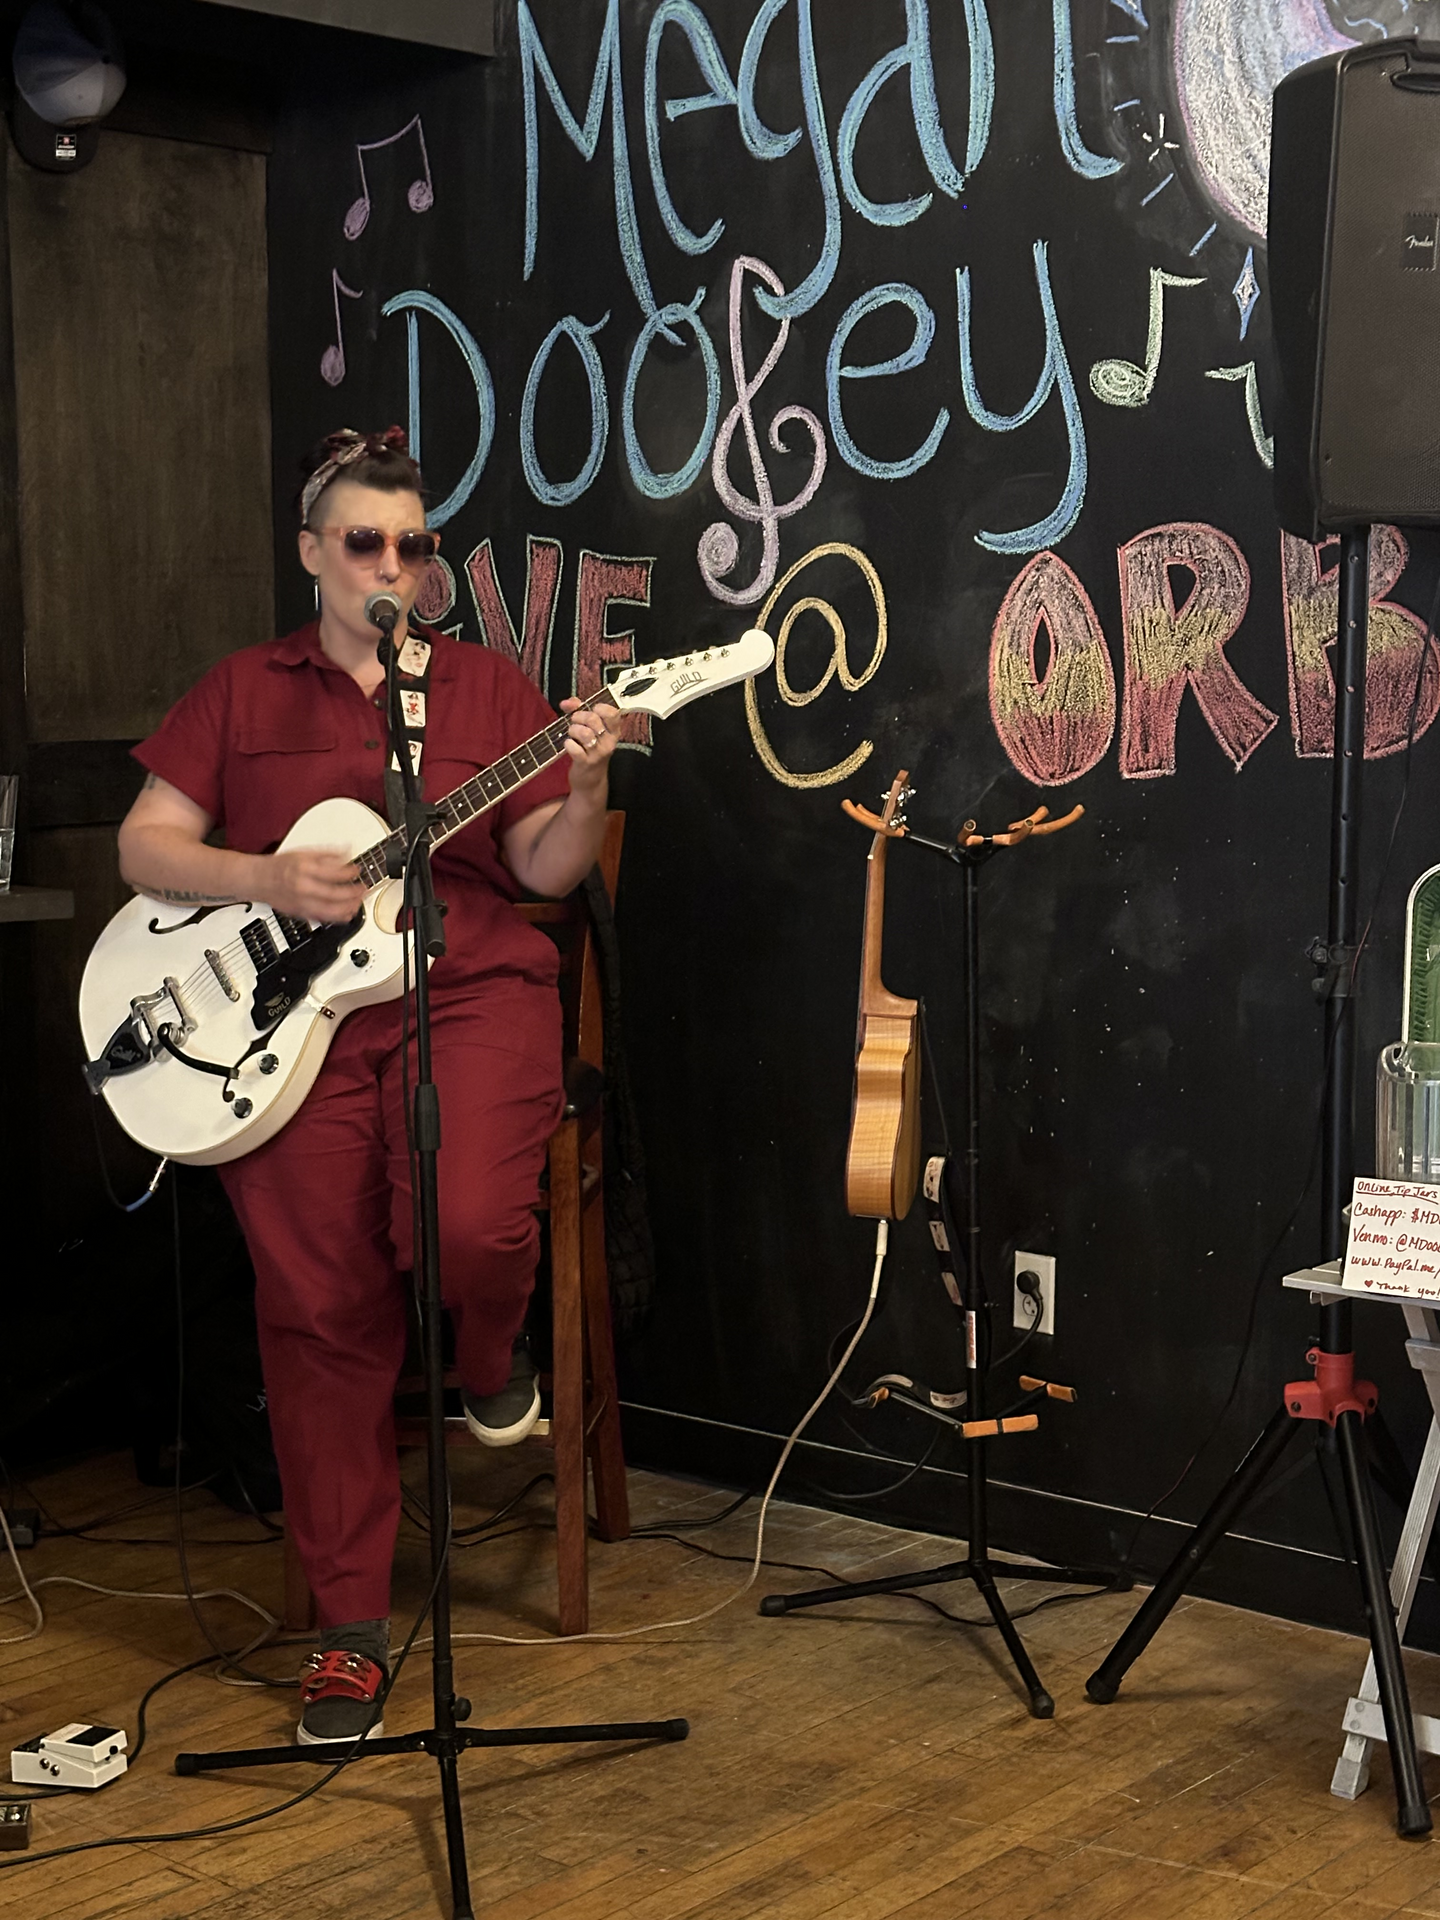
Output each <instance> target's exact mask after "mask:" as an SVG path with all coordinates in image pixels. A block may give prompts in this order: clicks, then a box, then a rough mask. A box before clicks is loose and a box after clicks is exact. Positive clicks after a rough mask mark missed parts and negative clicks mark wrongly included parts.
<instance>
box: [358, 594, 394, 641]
mask: <svg viewBox="0 0 1440 1920" xmlns="http://www.w3.org/2000/svg"><path fill="white" fill-rule="evenodd" d="M402 612H403V608H402V607H401V605H400V602H399V600H398V598H397V597H396V596H395V595H394V594H393V593H383V592H382V593H372V594H371V595H370V596H369V597H368V599H367V600H366V602H365V618H366V619H367V620H368V621H369V622H370V624H371V626H372V627H378V628H379V629H380V631H381V633H393V632H394V630H395V622H396V621H397V620H398V619H399V618H400V615H401V613H402Z"/></svg>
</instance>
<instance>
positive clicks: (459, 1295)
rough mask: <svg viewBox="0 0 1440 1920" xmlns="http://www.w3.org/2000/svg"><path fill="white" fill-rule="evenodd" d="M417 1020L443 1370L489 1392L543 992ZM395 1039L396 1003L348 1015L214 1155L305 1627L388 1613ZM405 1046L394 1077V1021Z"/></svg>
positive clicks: (400, 1260) (550, 1093)
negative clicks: (435, 1196) (316, 1061)
mask: <svg viewBox="0 0 1440 1920" xmlns="http://www.w3.org/2000/svg"><path fill="white" fill-rule="evenodd" d="M432 1024H433V1038H434V1066H435V1082H436V1086H437V1088H438V1090H439V1095H440V1125H441V1150H440V1156H439V1189H440V1271H441V1280H442V1285H443V1289H444V1296H445V1303H446V1306H447V1307H448V1308H449V1310H450V1313H451V1317H452V1319H453V1321H454V1326H455V1346H456V1354H455V1359H456V1367H457V1370H458V1372H459V1374H460V1378H461V1381H462V1383H463V1384H464V1385H465V1386H466V1387H468V1388H469V1389H470V1391H471V1392H472V1393H479V1394H485V1393H494V1392H496V1391H497V1390H498V1389H499V1388H500V1387H502V1386H503V1385H504V1383H505V1381H506V1380H507V1379H508V1377H509V1373H510V1353H511V1346H512V1343H513V1341H514V1339H515V1336H516V1334H517V1333H518V1332H519V1331H520V1326H521V1322H522V1320H523V1318H524V1314H525V1307H526V1303H527V1301H528V1300H529V1297H530V1292H531V1288H532V1286H533V1285H534V1278H535V1257H536V1247H537V1242H538V1228H537V1225H536V1221H535V1216H534V1214H533V1212H532V1211H531V1209H532V1208H533V1206H534V1203H535V1200H536V1198H537V1192H538V1187H537V1182H538V1176H539V1172H540V1169H541V1167H542V1166H543V1164H544V1159H545V1145H546V1142H547V1140H548V1139H549V1137H550V1134H551V1133H552V1131H553V1130H554V1127H555V1124H556V1122H557V1121H558V1119H559V1117H560V1111H561V1107H562V1105H563V1097H562V1092H561V1060H560V1045H561V1042H560V1008H559V1001H558V998H557V996H556V995H555V993H554V992H553V991H551V990H547V989H544V988H540V987H535V986H531V985H529V984H528V983H526V982H524V981H520V980H516V979H513V978H507V979H504V980H502V981H500V982H498V983H482V984H481V985H480V986H478V987H474V988H470V989H467V990H466V992H465V995H464V997H461V996H460V994H459V992H458V991H456V992H455V993H453V994H451V995H449V996H445V997H440V996H437V998H436V1001H435V1005H434V1009H433V1023H432ZM399 1042H400V1005H399V1003H398V1002H391V1003H388V1004H387V1005H385V1006H379V1007H365V1008H362V1009H361V1010H360V1011H359V1012H357V1013H353V1014H351V1016H350V1017H349V1018H348V1019H347V1020H346V1021H344V1023H343V1024H342V1025H341V1026H340V1028H339V1030H338V1032H337V1033H336V1036H335V1039H334V1042H333V1043H332V1045H331V1048H330V1053H329V1057H328V1058H327V1060H326V1062H325V1066H324V1068H323V1069H322V1071H321V1073H320V1076H319V1078H318V1079H317V1080H316V1082H315V1085H314V1087H313V1088H312V1090H311V1092H310V1095H309V1097H308V1099H307V1100H306V1102H305V1104H304V1105H303V1106H302V1107H301V1109H300V1111H299V1113H298V1114H296V1116H295V1118H294V1119H293V1120H291V1121H290V1123H289V1124H288V1125H287V1126H286V1127H284V1128H283V1129H282V1130H281V1131H280V1133H278V1134H277V1135H276V1136H275V1138H274V1139H273V1140H271V1141H270V1142H269V1143H268V1144H267V1145H265V1146H263V1147H260V1148H258V1149H257V1150H256V1151H255V1152H254V1153H251V1154H249V1155H247V1156H246V1157H245V1158H244V1159H242V1160H235V1161H232V1162H231V1163H230V1164H229V1165H228V1166H224V1167H222V1168H221V1169H220V1175H221V1178H222V1180H223V1181H224V1184H225V1189H226V1192H227V1193H228V1194H229V1196H230V1201H231V1204H232V1205H233V1206H234V1208H235V1212H236V1214H237V1215H238V1217H239V1220H240V1225H241V1227H242V1228H243V1230H244V1233H245V1238H246V1241H247V1242H248V1244H249V1248H250V1255H251V1258H252V1260H253V1262H254V1265H255V1278H256V1288H255V1307H256V1317H257V1319H258V1322H259V1331H260V1353H261V1359H262V1361H263V1363H264V1369H265V1388H266V1399H267V1401H268V1405H269V1412H270V1427H271V1432H272V1435H273V1438H274V1443H275V1455H276V1458H277V1460H278V1461H279V1465H280V1478H281V1484H282V1486H283V1488H284V1493H285V1518H286V1524H287V1526H288V1527H289V1529H290V1531H291V1533H292V1534H293V1536H294V1539H295V1544H296V1546H297V1548H298V1549H299V1553H300V1558H301V1561H302V1563H303V1565H304V1567H305V1571H306V1574H307V1575H308V1576H309V1580H310V1585H311V1588H312V1589H313V1591H314V1593H315V1598H316V1601H317V1604H318V1606H319V1612H320V1622H321V1625H322V1626H336V1625H339V1624H341V1623H343V1622H346V1621H350V1620H374V1619H379V1618H382V1617H383V1616H385V1615H387V1614H388V1613H389V1611H390V1563H391V1559H392V1557H393V1553H394V1547H395V1530H396V1527H397V1525H398V1522H399V1515H400V1476H399V1469H398V1465H397V1461H396V1453H395V1431H394V1421H393V1414H392V1400H393V1396H394V1391H395V1382H396V1380H397V1378H398V1377H399V1373H400V1368H401V1364H402V1362H403V1360H404V1357H405V1341H406V1328H407V1317H406V1301H407V1293H408V1290H409V1284H410V1283H409V1279H408V1274H409V1270H410V1267H411V1265H412V1227H411V1222H412V1208H411V1193H410V1174H409V1165H408V1161H407V1156H406V1150H405V1118H404V1101H403V1093H402V1086H401V1071H400V1066H401V1063H400V1049H399ZM410 1052H411V1080H412V1086H413V1078H414V1040H413V1035H412V1039H411V1049H410ZM402 1275H404V1276H406V1277H405V1278H402Z"/></svg>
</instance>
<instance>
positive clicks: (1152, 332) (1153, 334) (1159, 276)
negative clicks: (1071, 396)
mask: <svg viewBox="0 0 1440 1920" xmlns="http://www.w3.org/2000/svg"><path fill="white" fill-rule="evenodd" d="M1204 284H1205V277H1204V275H1203V274H1202V275H1201V276H1200V277H1199V279H1193V278H1188V277H1185V276H1183V275H1180V274H1176V273H1165V272H1163V271H1162V270H1161V269H1160V268H1159V267H1152V268H1151V269H1150V323H1149V327H1148V329H1147V331H1146V335H1145V365H1144V366H1143V367H1137V366H1136V365H1135V363H1134V361H1133V360H1097V361H1096V362H1095V364H1094V366H1093V367H1091V369H1090V391H1091V392H1092V393H1093V394H1094V395H1095V398H1096V399H1097V400H1103V401H1104V402H1105V404H1106V406H1109V407H1143V406H1144V405H1145V404H1146V402H1147V401H1148V400H1149V398H1150V395H1151V394H1152V393H1153V392H1154V391H1155V376H1156V374H1157V373H1158V372H1159V370H1160V354H1161V351H1162V349H1163V347H1164V344H1165V289H1166V287H1203V286H1204Z"/></svg>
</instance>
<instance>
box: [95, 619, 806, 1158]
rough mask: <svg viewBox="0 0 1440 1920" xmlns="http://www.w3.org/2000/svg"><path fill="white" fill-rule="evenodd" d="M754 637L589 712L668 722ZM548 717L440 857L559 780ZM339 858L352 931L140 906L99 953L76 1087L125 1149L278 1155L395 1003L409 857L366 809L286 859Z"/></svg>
mask: <svg viewBox="0 0 1440 1920" xmlns="http://www.w3.org/2000/svg"><path fill="white" fill-rule="evenodd" d="M774 654H775V649H774V645H773V643H772V642H771V640H770V637H769V635H768V634H764V633H761V632H760V631H759V630H758V629H757V628H752V629H751V631H750V632H748V633H746V634H742V636H741V637H740V639H739V640H737V641H735V642H734V643H733V644H731V645H729V646H724V647H711V648H708V649H707V650H705V651H704V652H700V653H694V654H686V655H684V656H683V657H680V658H677V659H674V660H654V661H650V662H649V663H647V664H646V665H644V666H636V667H627V668H626V669H625V670H624V671H623V672H621V673H619V674H617V675H616V677H615V678H614V679H613V680H611V681H610V682H609V683H608V684H607V685H606V686H605V687H604V688H603V689H602V690H601V691H600V692H599V693H598V694H597V695H596V696H595V701H594V702H592V704H597V703H599V704H605V703H607V702H608V703H609V704H611V705H614V706H616V707H618V708H619V709H620V711H621V712H622V713H650V714H654V715H655V716H657V717H658V718H660V719H665V718H667V717H668V716H669V715H670V714H672V713H675V712H677V711H678V710H679V708H681V707H683V706H686V705H688V703H689V702H690V701H692V700H698V699H699V698H700V696H701V695H702V694H706V693H714V692H716V691H717V690H718V689H719V688H721V687H730V686H734V685H735V684H736V683H737V682H739V681H742V680H749V679H750V678H752V677H753V676H754V675H755V674H757V673H762V672H763V671H764V670H765V668H766V667H768V666H769V664H770V662H771V660H772V659H773V658H774ZM569 727H570V722H569V720H568V719H558V720H555V721H552V723H551V724H550V725H549V726H548V727H546V728H545V729H544V731H543V732H541V733H537V734H536V735H535V736H534V738H533V739H531V740H527V741H525V742H524V743H523V744H522V745H520V746H518V747H516V748H514V749H513V750H512V751H511V752H510V753H508V754H506V755H505V757H504V758H503V759H501V760H497V761H496V763H495V765H494V766H493V767H487V768H485V770H484V771H483V772H481V773H477V774H476V775H475V777H474V778H473V779H471V780H467V781H466V782H465V784H464V785H463V786H460V787H457V788H456V789H455V791H454V792H453V793H450V794H447V795H446V797H445V798H444V799H443V800H441V801H439V802H438V803H437V805H436V812H437V815H438V817H437V819H436V821H435V823H434V824H433V825H432V826H431V828H430V829H429V834H430V844H431V846H432V847H437V846H439V845H440V844H441V842H442V841H445V840H448V839H449V838H450V836H451V834H453V833H458V832H459V831H460V830H461V828H462V827H466V826H468V825H469V824H470V822H471V821H472V820H475V819H478V818H479V816H480V815H481V814H482V813H486V812H488V811H489V809H490V808H491V807H493V806H495V805H496V804H497V803H498V802H499V801H501V800H503V799H504V798H505V796H506V795H507V794H510V793H513V792H514V791H515V789H516V788H517V787H520V786H523V785H524V784H525V782H526V781H527V780H531V779H533V778H534V776H535V775H536V774H537V773H539V772H541V771H542V769H543V768H545V767H548V766H550V765H551V764H553V762H554V761H555V760H557V759H558V758H559V757H560V756H561V755H562V754H563V752H564V742H565V736H566V734H567V733H568V731H569ZM297 847H317V848H323V849H325V850H327V851H335V852H341V853H348V854H349V855H350V856H351V858H352V859H354V860H355V862H356V864H357V865H358V866H359V868H360V871H361V874H362V876H363V878H364V879H365V881H366V882H367V887H368V891H367V892H366V895H365V899H364V903H363V905H362V906H361V907H360V909H359V911H358V912H357V913H356V915H355V917H354V919H353V920H350V921H349V922H347V923H346V924H345V925H344V926H324V925H312V924H311V923H310V922H309V921H306V920H292V919H289V918H288V917H287V916H285V915H284V914H278V913H276V912H275V911H274V910H273V908H271V907H267V906H262V905H261V904H260V903H259V902H252V901H248V900H246V901H235V902H232V903H231V904H230V905H228V906H200V907H187V906H183V905H163V904H161V903H160V902H158V901H155V900H151V899H148V898H147V897H146V896H144V895H137V896H136V898H135V899H133V900H131V901H130V902H129V904H128V905H126V906H124V907H122V908H121V909H120V911H119V913H117V914H116V915H115V918H114V919H113V920H112V921H111V922H110V924H109V925H108V926H107V927H106V929H105V931H104V932H103V933H102V934H101V936H100V938H99V939H98V940H97V941H96V943H95V947H94V949H93V951H92V952H91V955H90V958H89V960H88V961H87V962H86V966H85V975H84V978H83V979H82V981H81V983H80V1027H81V1032H82V1033H83V1035H84V1039H85V1051H86V1055H87V1065H86V1068H85V1076H86V1079H87V1080H88V1081H89V1084H90V1088H91V1091H92V1092H93V1093H96V1094H99V1095H101V1096H102V1097H103V1098H104V1099H105V1100H106V1101H107V1102H108V1103H109V1106H110V1111H111V1112H112V1113H113V1114H114V1116H115V1118H116V1119H117V1120H118V1121H119V1123H120V1125H121V1126H122V1127H123V1128H124V1129H125V1131H126V1133H128V1134H129V1135H130V1137H131V1139H132V1140H136V1141H138V1142H139V1144H140V1145H141V1146H142V1147H148V1148H149V1149H150V1151H151V1152H152V1153H158V1154H163V1155H165V1156H166V1157H167V1158H169V1159H171V1160H179V1161H182V1162H184V1163H185V1164H187V1165H190V1166H202V1167H203V1166H218V1165H220V1164H221V1163H222V1162H224V1161H226V1160H238V1159H239V1158H240V1156H241V1155H242V1154H246V1153H249V1152H250V1151H251V1150H252V1149H253V1148H255V1147H258V1146H261V1145H263V1144H264V1142H265V1141H267V1140H269V1139H271V1138H272V1137H273V1136H274V1135H275V1134H277V1133H278V1132H279V1131H280V1129H281V1128H282V1127H283V1126H284V1125H285V1122H286V1121H287V1120H289V1119H290V1118H291V1117H292V1115H293V1114H295V1113H296V1112H297V1111H298V1109H299V1107H300V1105H301V1103H302V1102H303V1100H304V1099H305V1096H306V1094H307V1093H309V1091H310V1089H311V1087H312V1086H313V1085H314V1083H315V1078H316V1076H317V1075H318V1073H319V1071H320V1068H321V1065H322V1063H323V1062H324V1059H325V1055H326V1052H327V1050H328V1049H329V1046H330V1041H331V1039H332V1038H333V1036H334V1033H335V1029H336V1027H337V1026H338V1025H339V1023H340V1021H341V1020H343V1019H344V1017H345V1015H346V1014H347V1013H351V1012H353V1011H354V1009H355V1008H356V1007H368V1006H373V1005H375V1004H376V1003H377V1002H378V1001H382V1000H396V999H398V998H399V997H400V993H401V989H402V982H403V949H404V944H405V942H404V936H402V934H401V933H400V931H399V929H398V922H399V918H400V914H401V910H402V904H403V899H402V896H403V883H402V882H401V880H399V879H398V878H396V877H394V875H393V874H392V871H391V866H392V864H394V865H397V866H398V860H397V856H399V857H400V858H403V853H404V841H403V837H402V836H401V835H400V834H398V833H392V832H391V831H390V830H389V828H388V827H387V826H386V823H385V822H384V820H382V819H381V817H380V815H379V814H378V813H374V812H372V810H371V809H370V808H369V807H367V806H365V805H364V804H363V803H362V802H361V801H359V800H324V801H322V802H321V803H320V805H319V806H316V807H311V808H309V809H308V811H307V812H305V813H303V814H301V816H300V818H299V819H298V820H297V821H296V822H295V825H294V826H293V827H292V828H291V829H290V831H289V833H287V834H286V836H285V838H284V839H283V840H282V841H281V843H280V851H281V852H289V851H291V850H292V849H294V848H297Z"/></svg>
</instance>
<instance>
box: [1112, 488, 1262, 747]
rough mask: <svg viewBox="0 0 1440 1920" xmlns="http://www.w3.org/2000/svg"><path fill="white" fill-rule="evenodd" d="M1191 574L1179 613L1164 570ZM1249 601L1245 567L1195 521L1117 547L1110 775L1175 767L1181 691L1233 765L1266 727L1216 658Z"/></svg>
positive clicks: (1258, 707)
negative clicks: (1114, 757) (1119, 666)
mask: <svg viewBox="0 0 1440 1920" xmlns="http://www.w3.org/2000/svg"><path fill="white" fill-rule="evenodd" d="M1172 567H1174V568H1178V569H1183V570H1185V571H1188V572H1189V573H1191V574H1193V576H1194V585H1193V586H1192V588H1191V589H1190V593H1189V595H1188V597H1187V599H1186V601H1185V604H1184V606H1183V607H1181V608H1177V607H1176V605H1175V592H1174V587H1173V584H1172V576H1171V572H1170V569H1171V568H1172ZM1249 602H1250V569H1249V568H1248V567H1247V566H1246V564H1245V557H1244V555H1243V554H1242V553H1241V551H1240V549H1239V547H1237V546H1236V544H1235V542H1234V541H1233V540H1232V539H1230V537H1229V536H1228V535H1227V534H1223V533H1220V532H1218V531H1217V530H1216V529H1215V528H1214V527H1206V526H1201V525H1199V524H1198V523H1195V522H1178V523H1176V524H1174V525H1171V526H1164V527H1154V528H1152V529H1151V530H1150V532H1148V533H1142V534H1140V535H1139V536H1138V537H1137V538H1136V539H1134V540H1131V541H1129V542H1128V543H1127V544H1126V545H1125V546H1123V547H1122V548H1121V549H1120V610H1121V619H1122V621H1123V624H1124V629H1125V690H1124V696H1123V700H1122V704H1121V713H1120V772H1121V774H1122V775H1123V776H1124V777H1125V779H1127V780H1148V779H1152V778H1154V776H1155V775H1157V774H1166V773H1173V772H1174V771H1175V726H1176V722H1177V720H1178V719H1179V714H1180V702H1181V700H1182V698H1183V697H1184V693H1185V689H1186V687H1187V686H1188V687H1189V688H1190V689H1191V690H1192V691H1193V692H1194V695H1195V699H1196V701H1197V703H1198V705H1199V707H1200V711H1201V713H1203V714H1204V716H1205V719H1206V721H1207V722H1208V724H1209V727H1210V731H1211V732H1212V733H1213V734H1214V736H1215V738H1216V740H1217V741H1218V742H1219V744H1220V746H1221V748H1222V749H1223V751H1224V752H1225V753H1226V754H1227V755H1228V756H1229V758H1230V759H1231V760H1233V761H1234V763H1235V765H1236V767H1237V768H1239V767H1243V766H1244V764H1245V762H1246V761H1247V760H1248V759H1249V757H1250V755H1251V754H1252V753H1253V752H1254V751H1255V749H1256V747H1258V746H1259V744H1260V742H1261V741H1262V740H1263V739H1264V738H1265V736H1266V735H1267V734H1268V733H1269V732H1270V730H1271V729H1272V727H1274V725H1275V723H1276V716H1275V715H1274V714H1273V713H1271V711H1270V709H1269V708H1268V707H1267V706H1265V705H1263V704H1262V703H1261V702H1260V701H1259V700H1257V699H1256V698H1255V696H1254V694H1252V693H1251V692H1250V690H1249V688H1248V687H1246V686H1245V685H1244V683H1243V682H1242V681H1241V679H1240V676H1239V675H1238V674H1237V673H1236V671H1235V669H1234V668H1233V667H1232V666H1231V665H1230V662H1229V661H1228V660H1227V659H1226V657H1225V647H1226V645H1227V644H1228V642H1229V640H1230V639H1231V636H1232V635H1233V634H1234V632H1235V630H1236V628H1237V627H1238V626H1239V625H1240V622H1241V621H1242V620H1243V619H1244V618H1245V609H1246V607H1247V606H1248V605H1249Z"/></svg>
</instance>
